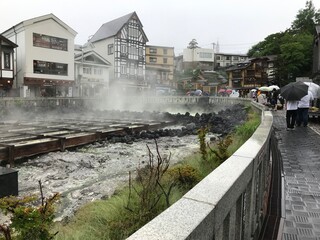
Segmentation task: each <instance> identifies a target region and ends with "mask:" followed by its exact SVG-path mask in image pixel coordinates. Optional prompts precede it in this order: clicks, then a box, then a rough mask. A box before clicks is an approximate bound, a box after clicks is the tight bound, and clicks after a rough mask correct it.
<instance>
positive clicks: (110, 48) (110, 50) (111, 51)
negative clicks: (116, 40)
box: [108, 44, 113, 55]
mask: <svg viewBox="0 0 320 240" xmlns="http://www.w3.org/2000/svg"><path fill="white" fill-rule="evenodd" d="M111 54H113V44H109V45H108V55H111Z"/></svg>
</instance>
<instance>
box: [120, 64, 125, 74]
mask: <svg viewBox="0 0 320 240" xmlns="http://www.w3.org/2000/svg"><path fill="white" fill-rule="evenodd" d="M120 72H121V74H127V67H126V65H124V64H123V65H121V66H120Z"/></svg>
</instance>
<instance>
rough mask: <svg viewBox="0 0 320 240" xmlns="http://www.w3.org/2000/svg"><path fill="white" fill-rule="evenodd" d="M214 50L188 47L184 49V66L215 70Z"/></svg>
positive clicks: (185, 67)
mask: <svg viewBox="0 0 320 240" xmlns="http://www.w3.org/2000/svg"><path fill="white" fill-rule="evenodd" d="M213 64H214V50H213V49H210V48H186V49H184V50H183V68H184V69H188V68H200V69H203V70H213Z"/></svg>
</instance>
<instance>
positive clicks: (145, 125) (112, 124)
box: [0, 119, 173, 166]
mask: <svg viewBox="0 0 320 240" xmlns="http://www.w3.org/2000/svg"><path fill="white" fill-rule="evenodd" d="M170 124H173V123H172V122H157V121H147V120H129V119H128V120H108V119H59V120H54V121H46V120H39V121H32V122H30V121H28V122H27V121H26V122H24V121H4V122H0V162H8V163H9V164H10V165H11V166H14V161H15V160H17V159H22V158H25V157H30V156H34V155H37V154H41V153H48V152H52V151H64V150H65V149H67V148H73V147H77V146H80V145H85V144H88V143H93V142H95V141H99V140H103V139H105V138H107V137H109V136H114V135H122V134H126V133H128V132H138V131H141V130H155V129H158V128H161V127H165V126H168V125H170Z"/></svg>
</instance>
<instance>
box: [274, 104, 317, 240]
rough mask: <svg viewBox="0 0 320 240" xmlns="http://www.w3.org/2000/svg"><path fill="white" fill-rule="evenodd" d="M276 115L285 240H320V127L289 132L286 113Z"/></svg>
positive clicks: (311, 126) (313, 126) (299, 128)
mask: <svg viewBox="0 0 320 240" xmlns="http://www.w3.org/2000/svg"><path fill="white" fill-rule="evenodd" d="M273 113H274V128H275V132H276V138H277V139H278V141H279V149H280V152H281V155H282V161H283V171H284V179H285V183H284V185H285V189H284V195H285V222H284V229H283V235H282V240H320V134H319V133H320V123H319V122H317V123H312V122H310V123H309V127H297V128H295V130H294V131H287V130H286V119H285V111H284V110H280V111H279V110H278V111H276V112H273Z"/></svg>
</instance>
